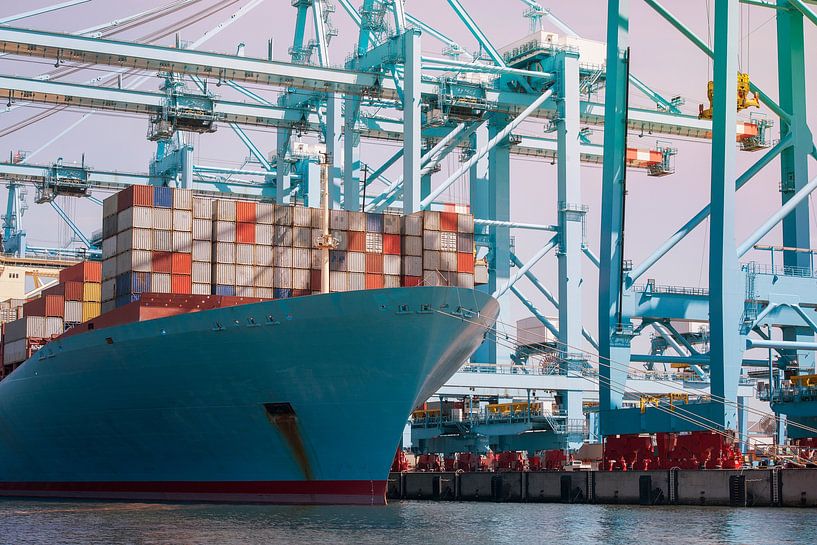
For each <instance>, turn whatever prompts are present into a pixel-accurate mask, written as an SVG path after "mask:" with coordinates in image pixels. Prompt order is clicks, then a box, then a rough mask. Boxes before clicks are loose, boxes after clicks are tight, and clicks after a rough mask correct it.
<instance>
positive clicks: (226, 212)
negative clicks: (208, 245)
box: [213, 199, 235, 242]
mask: <svg viewBox="0 0 817 545" xmlns="http://www.w3.org/2000/svg"><path fill="white" fill-rule="evenodd" d="M213 218H214V219H216V220H219V221H231V222H235V201H233V200H229V199H217V200H215V201H213ZM228 242H232V241H228Z"/></svg>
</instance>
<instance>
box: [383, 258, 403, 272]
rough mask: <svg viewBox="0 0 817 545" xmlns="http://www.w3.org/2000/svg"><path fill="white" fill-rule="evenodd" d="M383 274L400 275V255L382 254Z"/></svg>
mask: <svg viewBox="0 0 817 545" xmlns="http://www.w3.org/2000/svg"><path fill="white" fill-rule="evenodd" d="M383 274H396V275H398V276H399V275H400V256H399V255H384V256H383Z"/></svg>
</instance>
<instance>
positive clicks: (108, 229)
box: [102, 215, 119, 238]
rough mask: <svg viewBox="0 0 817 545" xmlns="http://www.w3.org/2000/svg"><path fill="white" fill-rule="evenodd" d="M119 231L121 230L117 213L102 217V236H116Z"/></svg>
mask: <svg viewBox="0 0 817 545" xmlns="http://www.w3.org/2000/svg"><path fill="white" fill-rule="evenodd" d="M117 232H119V226H118V222H117V221H116V215H113V216H107V217H104V218H102V236H103V237H104V238H108V237H115V236H116V233H117Z"/></svg>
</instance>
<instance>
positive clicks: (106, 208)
mask: <svg viewBox="0 0 817 545" xmlns="http://www.w3.org/2000/svg"><path fill="white" fill-rule="evenodd" d="M118 209H119V194H118V193H114V194H113V195H111V196H110V197H108V198H107V199H105V200H104V201H102V217H104V218H108V217H111V216H115V215H116V213H117V211H118Z"/></svg>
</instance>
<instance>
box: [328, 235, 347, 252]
mask: <svg viewBox="0 0 817 545" xmlns="http://www.w3.org/2000/svg"><path fill="white" fill-rule="evenodd" d="M330 233H331V235H332V236H333V237H334V238H335V240H337V241H338V245H337V247H336V248H335V249H336V250H339V251H341V252H345V251H346V250H347V249H348V248H349V237H348V236H347V234H346V231H330Z"/></svg>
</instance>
